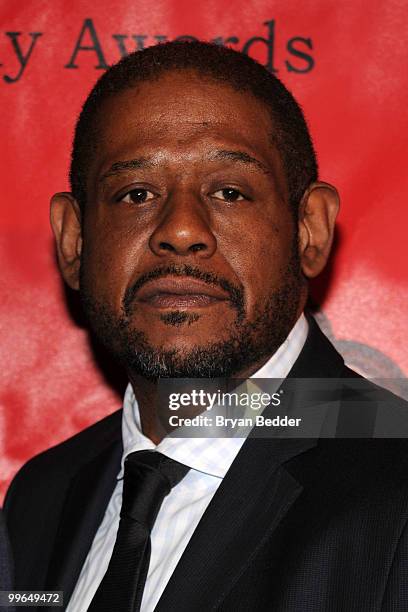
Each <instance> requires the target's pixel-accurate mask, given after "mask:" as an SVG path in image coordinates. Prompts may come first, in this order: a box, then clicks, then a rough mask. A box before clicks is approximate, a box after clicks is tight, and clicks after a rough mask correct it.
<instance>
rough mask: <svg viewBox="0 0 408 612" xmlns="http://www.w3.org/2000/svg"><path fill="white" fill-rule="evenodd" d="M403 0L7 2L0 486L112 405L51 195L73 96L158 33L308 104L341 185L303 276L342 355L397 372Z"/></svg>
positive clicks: (1, 49) (407, 362) (405, 184)
mask: <svg viewBox="0 0 408 612" xmlns="http://www.w3.org/2000/svg"><path fill="white" fill-rule="evenodd" d="M406 9H407V5H406V2H405V0H404V1H401V0H382V1H378V0H377V1H376V2H373V3H368V2H366V1H365V0H343V2H341V1H340V2H339V1H338V0H315V1H314V2H308V3H299V2H297V1H294V0H277V1H276V2H273V3H272V2H270V1H268V0H252V1H247V0H235V1H234V3H233V4H231V3H230V2H227V0H207V1H206V2H191V1H189V2H188V1H186V0H156V1H155V2H148V1H146V0H143V1H141V0H139V1H138V2H134V1H132V0H123V1H122V2H113V1H112V0H99V2H98V3H95V2H92V1H91V0H82V1H80V0H76V1H75V0H70V1H68V0H66V1H64V0H24V2H18V3H16V2H14V1H13V0H3V2H2V6H1V8H0V11H1V13H0V14H1V19H0V90H1V94H0V95H1V96H2V105H1V109H2V112H1V116H0V121H1V129H2V132H1V133H2V141H1V142H2V148H1V152H0V155H1V158H2V159H1V164H0V167H1V172H2V180H1V187H2V195H3V198H2V206H1V228H2V232H1V239H0V257H1V276H0V283H1V305H0V317H1V336H2V343H1V349H0V350H1V370H0V372H1V382H2V384H1V390H0V403H1V413H0V484H1V490H0V493H4V491H5V488H6V486H7V483H8V482H9V480H10V478H11V477H12V476H13V474H14V473H15V471H16V470H17V469H18V468H19V466H20V465H21V464H22V463H23V461H25V460H26V459H27V458H28V457H30V456H32V455H33V454H35V453H36V452H38V451H40V450H42V449H44V448H46V447H48V446H50V445H51V444H54V443H56V442H58V441H60V440H62V439H64V438H65V437H67V436H69V435H70V434H72V433H74V432H76V431H78V430H79V429H81V428H83V427H84V426H86V425H87V424H89V423H91V422H92V421H95V420H96V419H98V418H100V417H102V416H104V415H105V414H107V413H109V412H111V411H113V410H114V409H116V408H117V407H118V406H119V405H120V397H119V395H118V393H117V391H115V390H114V388H113V387H112V386H110V385H109V384H108V382H107V380H106V377H105V376H103V375H102V374H101V373H100V370H99V369H98V368H97V366H96V364H95V361H94V358H93V353H92V350H91V348H90V346H89V343H88V337H87V333H86V331H85V330H84V329H83V328H81V327H80V326H78V324H77V322H75V317H72V313H70V311H69V310H68V307H67V304H66V296H65V293H64V290H63V286H62V284H61V281H60V279H59V275H58V271H57V269H56V265H55V257H54V251H53V245H52V238H51V232H50V229H49V223H48V203H49V198H50V195H51V194H52V193H53V192H54V191H58V190H63V189H67V187H68V185H67V168H68V162H69V149H70V142H71V137H72V131H73V126H74V121H75V117H76V116H77V113H78V111H79V108H80V105H81V102H82V101H83V99H84V97H85V96H86V94H87V92H88V91H89V89H90V87H91V86H92V84H93V83H94V82H95V80H96V79H97V77H98V76H99V75H100V74H101V71H102V70H103V67H104V66H106V65H107V64H110V63H113V62H115V61H117V60H118V59H119V57H120V55H121V53H124V52H126V50H127V51H130V50H133V49H135V48H137V47H138V46H139V47H141V46H143V45H145V46H147V45H150V44H154V43H155V42H157V41H158V40H164V39H166V38H167V39H174V38H177V37H179V36H187V35H188V36H192V37H198V38H204V39H209V40H214V39H217V40H218V42H221V40H220V39H222V41H225V40H226V39H230V40H229V44H231V46H233V47H234V48H237V49H241V50H245V51H246V52H247V53H249V54H250V55H252V56H254V57H256V58H258V59H259V60H260V61H262V62H263V63H264V64H266V65H268V67H269V69H271V70H274V71H275V72H276V73H277V75H278V76H279V77H281V78H282V79H283V81H284V82H285V83H286V84H287V86H288V87H289V88H290V89H291V90H292V91H293V93H294V94H295V96H296V97H297V98H298V99H299V101H300V102H301V104H302V105H303V107H304V109H305V112H306V115H307V117H308V119H309V122H310V126H311V130H312V134H313V137H314V140H315V143H316V148H317V151H318V154H319V159H320V167H321V178H322V179H324V180H327V181H329V182H332V183H334V184H335V185H337V186H338V188H339V190H340V193H341V196H342V212H341V215H340V219H339V231H338V235H337V245H336V253H335V258H334V259H333V262H332V264H331V265H330V267H329V269H328V271H327V273H326V274H325V275H324V278H323V279H322V281H320V282H319V283H317V284H316V285H314V287H313V291H312V293H313V296H314V299H315V300H316V301H317V302H319V303H320V307H321V313H320V320H321V322H322V324H323V326H324V327H325V329H326V331H327V332H328V333H329V335H331V336H332V337H333V339H334V341H335V343H336V344H337V346H338V347H339V348H340V350H342V351H343V353H344V354H345V356H346V358H347V360H348V362H349V363H351V365H354V366H355V367H357V368H359V369H360V370H362V371H363V372H365V373H366V374H368V375H371V376H374V375H382V376H398V375H401V374H402V373H403V372H405V373H406V372H408V352H407V351H406V349H405V341H406V339H405V336H406V334H405V330H406V328H407V325H408V313H407V308H406V307H405V304H406V302H407V298H408V283H407V271H406V260H407V255H406V253H407V246H406V227H407V224H408V206H407V205H406V200H407V196H408V179H407V177H408V172H407V170H406V167H405V158H406V155H405V149H406V127H407V118H408V112H407V103H406V94H407V87H406V86H407V70H406V66H407V52H406V40H407V35H408V32H407V19H406Z"/></svg>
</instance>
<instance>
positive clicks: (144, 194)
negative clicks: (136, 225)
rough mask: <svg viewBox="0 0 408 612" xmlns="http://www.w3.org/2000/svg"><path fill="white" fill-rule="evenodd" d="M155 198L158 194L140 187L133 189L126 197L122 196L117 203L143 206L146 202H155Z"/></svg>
mask: <svg viewBox="0 0 408 612" xmlns="http://www.w3.org/2000/svg"><path fill="white" fill-rule="evenodd" d="M155 197H156V194H155V193H153V192H152V191H149V190H148V189H143V188H141V187H139V188H137V189H131V190H130V191H128V192H127V193H126V194H125V195H123V196H120V197H119V198H118V199H117V201H118V202H126V203H127V204H143V203H144V202H148V201H149V200H153V199H154V198H155Z"/></svg>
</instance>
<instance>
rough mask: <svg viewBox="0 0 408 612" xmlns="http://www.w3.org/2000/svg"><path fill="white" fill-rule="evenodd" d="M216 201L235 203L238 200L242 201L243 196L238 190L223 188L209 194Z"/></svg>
mask: <svg viewBox="0 0 408 612" xmlns="http://www.w3.org/2000/svg"><path fill="white" fill-rule="evenodd" d="M211 195H212V197H213V198H215V199H216V200H223V201H224V202H237V201H238V200H244V199H245V198H244V196H243V195H242V193H241V192H240V191H238V189H233V188H232V187H224V189H219V190H218V191H214V193H212V194H211Z"/></svg>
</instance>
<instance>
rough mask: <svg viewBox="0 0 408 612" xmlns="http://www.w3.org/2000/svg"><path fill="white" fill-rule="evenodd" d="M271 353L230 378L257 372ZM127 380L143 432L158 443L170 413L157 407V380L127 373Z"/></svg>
mask: <svg viewBox="0 0 408 612" xmlns="http://www.w3.org/2000/svg"><path fill="white" fill-rule="evenodd" d="M270 357H271V355H267V356H266V357H263V358H262V359H259V360H258V361H256V362H254V363H252V364H251V365H250V366H248V367H246V368H245V369H243V370H240V371H239V372H237V373H236V374H234V376H233V377H232V378H237V379H246V378H250V377H251V376H252V374H254V373H255V372H257V371H258V370H259V369H260V368H261V367H262V366H263V365H264V364H265V363H266V362H267V361H268V360H269V359H270ZM129 380H130V382H131V384H132V387H133V390H134V393H135V397H136V400H137V403H138V406H139V414H140V421H141V426H142V432H143V434H144V435H145V436H146V437H147V438H149V439H150V440H151V441H152V442H153V443H154V444H159V442H161V440H163V438H164V437H165V436H166V435H167V434H168V433H169V431H170V428H169V427H166V423H167V422H168V418H167V417H168V416H169V415H170V414H171V413H170V412H169V413H165V412H164V411H163V409H161V410H160V407H159V387H158V385H159V382H158V381H157V380H156V381H151V380H147V379H146V378H143V377H142V376H139V375H137V374H132V373H130V374H129ZM203 410H204V408H202V407H198V408H197V410H196V411H195V412H194V413H193V414H191V413H190V412H189V414H188V416H196V415H197V414H200V413H201V412H203Z"/></svg>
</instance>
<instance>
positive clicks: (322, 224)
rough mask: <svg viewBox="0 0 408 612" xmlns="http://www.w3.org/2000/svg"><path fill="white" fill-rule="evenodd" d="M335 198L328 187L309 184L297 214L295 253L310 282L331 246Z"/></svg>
mask: <svg viewBox="0 0 408 612" xmlns="http://www.w3.org/2000/svg"><path fill="white" fill-rule="evenodd" d="M338 210H339V195H338V193H337V190H336V189H335V187H333V186H332V185H329V184H328V183H323V182H316V183H312V184H311V185H310V186H309V187H308V189H307V190H306V192H305V194H304V196H303V198H302V202H301V206H300V210H299V226H298V232H299V234H298V235H299V249H300V260H301V265H302V271H303V273H304V275H305V276H306V277H307V278H314V277H315V276H317V275H318V274H320V272H321V271H322V270H323V268H324V266H325V265H326V263H327V260H328V258H329V254H330V249H331V246H332V243H333V237H334V228H335V222H336V216H337V213H338Z"/></svg>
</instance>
